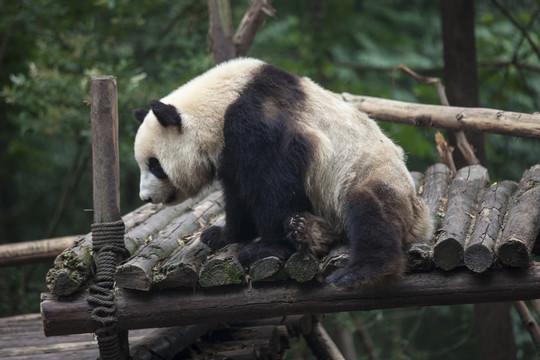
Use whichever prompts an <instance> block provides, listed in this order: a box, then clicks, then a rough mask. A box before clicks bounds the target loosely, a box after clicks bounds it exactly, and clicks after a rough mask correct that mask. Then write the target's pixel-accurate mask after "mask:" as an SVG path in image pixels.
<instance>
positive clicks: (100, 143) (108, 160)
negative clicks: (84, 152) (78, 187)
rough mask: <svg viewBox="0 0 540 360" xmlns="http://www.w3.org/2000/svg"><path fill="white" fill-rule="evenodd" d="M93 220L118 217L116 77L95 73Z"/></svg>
mask: <svg viewBox="0 0 540 360" xmlns="http://www.w3.org/2000/svg"><path fill="white" fill-rule="evenodd" d="M90 91H91V96H92V106H91V109H90V115H91V119H92V162H93V174H94V175H93V176H94V222H95V223H102V222H110V221H117V220H120V166H119V161H118V157H119V156H118V100H117V93H116V78H115V77H113V76H97V77H93V78H92V83H91V89H90Z"/></svg>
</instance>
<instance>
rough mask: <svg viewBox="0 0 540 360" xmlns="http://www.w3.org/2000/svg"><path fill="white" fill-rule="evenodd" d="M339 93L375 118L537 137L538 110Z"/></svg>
mask: <svg viewBox="0 0 540 360" xmlns="http://www.w3.org/2000/svg"><path fill="white" fill-rule="evenodd" d="M341 96H342V98H343V99H344V100H345V101H347V102H350V103H351V104H352V105H353V106H355V107H356V108H357V109H358V110H360V111H362V112H365V113H367V114H368V115H369V116H370V117H371V118H372V119H375V120H379V121H388V122H393V123H400V124H407V125H414V126H419V127H435V128H442V129H450V130H472V131H479V132H488V133H494V134H501V135H510V136H518V137H524V138H531V139H540V113H534V114H524V113H515V112H509V111H501V110H495V109H486V108H464V107H458V106H441V105H425V104H412V103H407V102H402V101H396V100H387V99H380V98H374V97H369V96H360V95H352V94H348V93H342V94H341Z"/></svg>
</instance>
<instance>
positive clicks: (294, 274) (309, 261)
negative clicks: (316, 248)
mask: <svg viewBox="0 0 540 360" xmlns="http://www.w3.org/2000/svg"><path fill="white" fill-rule="evenodd" d="M285 269H286V270H287V273H288V274H289V276H290V277H291V278H292V279H294V280H296V281H298V282H306V281H310V280H312V279H313V278H314V277H315V276H316V275H317V273H318V271H319V261H318V260H317V259H316V258H315V257H314V256H312V255H303V254H301V253H299V252H296V253H294V254H292V255H291V257H290V258H289V260H287V262H286V263H285Z"/></svg>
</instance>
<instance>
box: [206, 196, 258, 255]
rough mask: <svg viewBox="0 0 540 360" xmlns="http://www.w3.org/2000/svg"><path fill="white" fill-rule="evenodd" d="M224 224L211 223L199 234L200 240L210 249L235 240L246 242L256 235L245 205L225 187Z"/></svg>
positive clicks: (216, 248) (215, 248) (219, 247)
mask: <svg viewBox="0 0 540 360" xmlns="http://www.w3.org/2000/svg"><path fill="white" fill-rule="evenodd" d="M224 192H225V226H217V225H212V226H210V227H209V228H207V229H205V230H204V231H203V233H202V234H201V241H202V242H204V243H205V244H206V245H208V246H209V247H210V248H211V249H212V250H218V249H221V248H222V247H224V246H225V245H228V244H231V243H237V242H248V241H250V240H253V239H255V238H256V237H257V229H256V227H255V223H254V222H253V219H252V218H251V217H250V216H249V213H248V211H247V209H246V207H245V205H244V204H243V203H242V202H241V201H240V200H239V199H238V197H236V196H234V194H231V193H230V192H231V191H230V190H227V189H225V190H224Z"/></svg>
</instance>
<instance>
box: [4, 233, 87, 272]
mask: <svg viewBox="0 0 540 360" xmlns="http://www.w3.org/2000/svg"><path fill="white" fill-rule="evenodd" d="M81 237H82V235H73V236H64V237H57V238H52V239H42V240H35V241H24V242H17V243H11V244H5V245H0V266H13V265H22V264H30V263H39V262H45V261H50V260H54V258H56V257H57V256H58V255H59V254H60V253H61V252H62V251H64V250H65V249H67V248H69V247H72V246H73V245H74V244H75V242H76V241H77V239H80V238H81Z"/></svg>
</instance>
